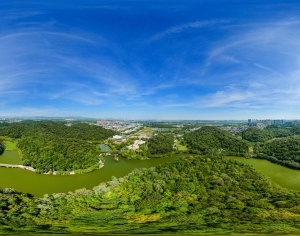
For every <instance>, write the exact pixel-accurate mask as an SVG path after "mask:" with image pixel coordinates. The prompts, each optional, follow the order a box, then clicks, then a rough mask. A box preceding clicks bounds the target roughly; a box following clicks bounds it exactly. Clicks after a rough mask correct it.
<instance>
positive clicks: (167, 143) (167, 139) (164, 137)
mask: <svg viewBox="0 0 300 236" xmlns="http://www.w3.org/2000/svg"><path fill="white" fill-rule="evenodd" d="M173 145H174V136H173V134H161V133H160V134H157V135H154V136H153V137H152V138H150V139H149V140H148V149H149V151H150V153H151V154H164V153H168V152H171V151H172V150H173Z"/></svg>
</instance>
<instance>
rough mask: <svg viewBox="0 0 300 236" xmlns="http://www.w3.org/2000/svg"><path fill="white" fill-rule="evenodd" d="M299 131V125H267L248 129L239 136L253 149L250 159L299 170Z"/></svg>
mask: <svg viewBox="0 0 300 236" xmlns="http://www.w3.org/2000/svg"><path fill="white" fill-rule="evenodd" d="M299 130H300V126H299V125H291V124H288V125H269V126H267V127H266V128H264V129H258V128H256V127H251V128H248V129H246V130H244V131H243V132H242V133H241V136H242V138H243V139H245V140H247V141H249V142H250V143H249V145H250V146H252V147H253V154H252V157H254V158H259V159H266V160H268V161H271V162H273V163H276V164H279V165H282V166H285V167H288V168H291V169H297V170H300V136H299V134H300V132H299Z"/></svg>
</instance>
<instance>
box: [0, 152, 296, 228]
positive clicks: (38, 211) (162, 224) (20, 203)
mask: <svg viewBox="0 0 300 236" xmlns="http://www.w3.org/2000/svg"><path fill="white" fill-rule="evenodd" d="M1 192H2V193H0V198H1V212H0V214H1V216H2V218H1V224H0V225H1V226H0V229H1V230H2V232H8V233H9V232H10V233H16V232H21V231H23V232H26V231H30V232H43V231H45V232H60V233H63V232H65V233H66V232H90V233H96V232H98V233H166V232H169V233H171V232H172V233H189V232H197V233H205V232H211V233H212V232H223V233H224V232H261V233H262V232H294V233H295V232H298V233H299V232H300V224H299V221H300V205H299V202H300V192H293V191H287V190H284V189H282V188H280V187H278V186H275V185H273V184H271V183H270V182H269V180H268V179H266V178H265V177H264V176H263V175H261V174H259V173H258V172H256V171H255V170H254V169H253V168H252V167H251V166H249V165H244V164H242V163H240V162H237V161H232V160H228V159H226V158H223V157H209V158H208V157H205V156H193V157H187V158H185V159H180V160H178V161H175V162H172V163H167V164H164V165H161V166H158V167H156V168H154V167H153V168H149V169H138V170H135V171H133V172H132V173H130V174H129V175H127V176H125V177H123V178H120V179H116V178H114V177H113V178H112V180H111V181H109V182H107V183H102V184H100V185H99V186H96V187H95V188H93V190H85V189H81V190H77V191H75V192H74V193H68V194H52V195H46V196H45V197H43V198H38V199H34V198H33V197H31V196H29V195H26V194H21V193H15V192H13V191H12V190H9V189H4V190H2V191H1Z"/></svg>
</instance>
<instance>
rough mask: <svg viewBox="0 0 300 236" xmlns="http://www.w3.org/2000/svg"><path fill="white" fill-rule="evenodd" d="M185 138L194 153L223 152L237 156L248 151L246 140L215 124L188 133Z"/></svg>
mask: <svg viewBox="0 0 300 236" xmlns="http://www.w3.org/2000/svg"><path fill="white" fill-rule="evenodd" d="M184 140H185V142H186V144H187V147H188V148H189V149H190V151H191V152H193V153H199V154H211V153H219V152H222V153H223V154H224V155H236V156H244V155H245V154H246V153H248V144H247V142H246V141H244V140H241V139H239V138H238V137H235V136H234V135H232V134H231V133H230V132H228V131H225V130H221V129H219V128H217V127H214V126H203V127H201V128H200V129H198V130H196V131H193V132H190V133H186V134H185V135H184Z"/></svg>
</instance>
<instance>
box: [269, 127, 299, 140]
mask: <svg viewBox="0 0 300 236" xmlns="http://www.w3.org/2000/svg"><path fill="white" fill-rule="evenodd" d="M295 127H296V126H295ZM265 130H267V131H271V132H272V133H273V135H274V137H277V138H278V137H288V136H291V135H293V131H292V128H291V127H285V126H281V125H268V126H267V127H266V128H265Z"/></svg>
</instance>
